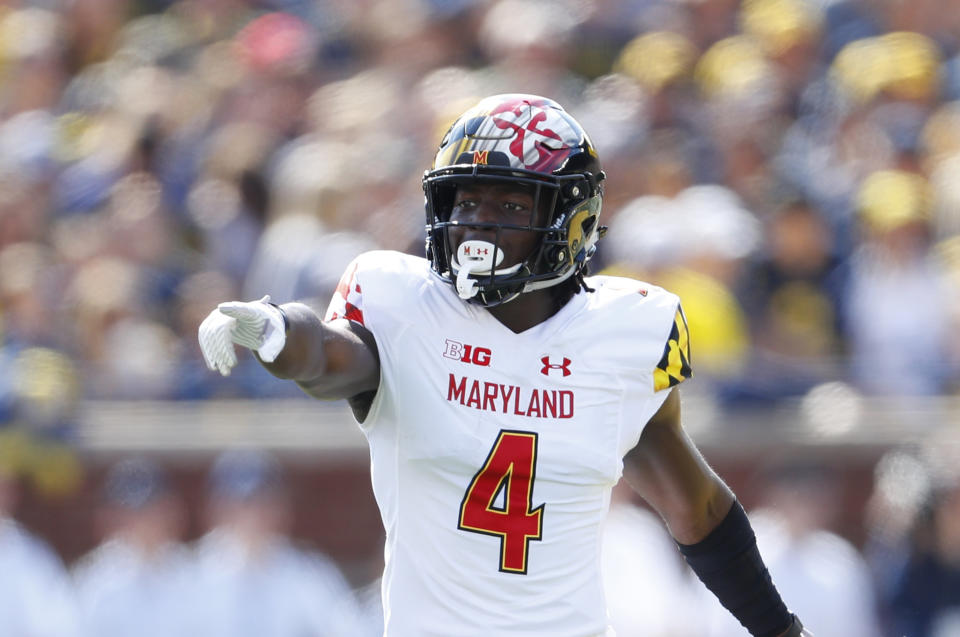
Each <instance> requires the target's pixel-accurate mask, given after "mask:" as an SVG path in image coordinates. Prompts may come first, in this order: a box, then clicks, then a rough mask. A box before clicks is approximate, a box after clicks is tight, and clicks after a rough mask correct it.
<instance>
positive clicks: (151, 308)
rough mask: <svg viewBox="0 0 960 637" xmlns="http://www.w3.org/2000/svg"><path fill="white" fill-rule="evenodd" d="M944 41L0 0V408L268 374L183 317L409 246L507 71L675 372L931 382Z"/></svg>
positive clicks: (404, 8)
mask: <svg viewBox="0 0 960 637" xmlns="http://www.w3.org/2000/svg"><path fill="white" fill-rule="evenodd" d="M958 44H960V12H957V11H956V10H954V8H953V7H952V3H951V2H950V1H949V0H915V1H911V2H902V1H896V0H832V1H831V0H744V1H742V2H739V1H737V0H689V1H680V0H632V1H627V0H559V1H556V2H541V1H538V0H499V1H493V2H479V1H472V0H389V1H387V0H350V1H346V0H326V1H318V2H303V1H300V0H179V1H177V2H170V1H168V0H148V1H146V2H142V3H133V2H123V1H121V0H108V1H105V0H73V1H72V2H68V3H66V2H65V3H59V2H56V1H55V0H45V1H43V2H34V3H19V4H18V3H10V4H7V5H4V6H3V7H0V87H2V90H0V96H2V101H0V318H2V332H0V334H2V337H0V344H2V348H0V358H2V360H4V362H5V364H4V366H3V367H4V368H6V369H10V370H12V373H7V374H3V375H2V376H0V419H3V420H8V419H10V418H15V417H17V413H16V411H17V410H18V408H19V407H18V403H19V402H22V400H21V399H23V395H24V394H30V393H31V391H32V392H33V393H34V394H36V393H37V392H40V391H43V390H46V391H48V392H50V393H53V394H56V393H58V392H59V393H62V394H63V395H72V394H76V395H79V396H82V397H88V398H105V399H144V398H156V399H173V400H178V399H206V398H215V397H233V396H244V397H250V396H253V397H261V396H277V395H296V393H297V392H296V390H295V389H291V388H290V387H289V386H288V385H289V384H284V383H278V382H271V381H270V379H269V377H268V376H267V375H266V374H264V373H263V372H262V371H261V370H260V369H259V367H258V366H257V365H256V364H255V363H254V362H253V361H252V359H251V358H249V357H248V358H247V359H246V361H245V362H246V364H245V365H243V366H241V368H240V369H239V370H238V371H237V372H236V373H235V374H233V375H232V376H231V377H230V378H226V379H223V378H220V377H218V376H217V375H216V374H209V373H207V371H206V370H205V368H204V366H203V363H202V359H201V356H200V354H199V351H198V348H197V346H196V343H195V341H196V338H195V334H196V327H197V325H198V323H199V322H200V320H201V319H202V317H203V316H204V315H205V314H206V313H207V312H209V310H210V308H212V307H213V306H214V305H215V304H216V303H217V302H219V301H222V300H224V299H236V298H239V299H253V298H259V297H261V296H262V295H264V294H268V293H269V294H270V295H272V298H273V300H274V301H275V302H286V301H289V300H292V299H303V300H307V301H309V302H313V303H315V304H316V305H318V306H321V307H322V306H325V305H326V302H327V300H328V298H329V295H330V294H331V291H332V289H333V287H334V285H335V282H336V281H337V280H338V278H339V276H340V274H341V273H342V269H343V267H344V266H345V264H346V263H347V262H348V261H349V260H350V259H351V258H352V257H353V256H354V255H356V254H357V253H358V252H360V251H362V250H366V249H371V248H385V249H396V250H402V251H408V252H411V253H415V254H420V253H422V249H423V245H422V244H423V235H424V232H423V217H422V198H423V197H422V192H421V189H420V186H419V178H420V175H421V174H422V171H423V170H424V169H426V168H428V167H429V166H430V163H431V159H432V153H433V150H434V149H435V148H436V145H437V143H438V141H439V139H440V137H441V136H442V133H443V131H444V129H445V127H446V126H447V125H448V124H449V122H450V121H451V120H452V118H453V117H454V116H455V115H456V114H458V113H459V112H461V111H462V110H463V108H464V107H465V106H466V105H469V104H471V103H473V102H474V101H475V100H476V99H477V98H478V97H479V96H483V95H486V94H490V93H495V92H511V91H513V92H517V91H522V92H530V93H538V94H543V95H548V96H551V97H553V98H555V99H557V100H558V101H559V102H561V103H562V104H564V105H565V106H566V108H567V109H568V110H569V111H570V112H572V113H573V114H574V115H575V116H576V117H577V118H578V119H579V120H580V121H581V122H582V123H583V125H584V126H585V128H586V129H587V130H588V131H589V132H590V133H591V135H592V137H593V141H594V143H595V145H596V147H597V148H598V150H599V152H600V154H601V158H602V161H603V164H604V167H605V170H606V173H607V175H608V180H607V195H606V199H605V206H604V219H605V222H606V223H607V224H608V225H609V226H610V232H609V235H608V237H607V239H606V240H605V241H604V242H603V243H602V244H601V248H600V252H599V255H598V257H597V263H596V267H594V271H601V270H602V271H607V272H620V273H629V274H632V275H634V276H640V277H644V278H646V279H648V280H650V281H651V282H654V283H659V284H663V285H664V286H667V287H669V288H670V289H673V290H675V291H677V292H678V293H679V294H680V296H681V297H682V300H683V303H684V306H685V308H686V311H687V315H688V320H689V322H690V330H691V333H692V334H693V336H692V338H693V341H694V343H695V344H696V357H697V370H698V375H699V380H698V387H699V390H700V391H703V392H709V393H710V394H712V395H715V396H716V397H717V398H718V399H719V400H721V401H722V403H723V404H734V405H736V404H743V403H751V402H755V401H774V400H777V399H780V398H783V397H791V396H798V395H803V394H804V393H805V392H806V391H808V390H809V389H810V388H812V387H814V386H816V385H818V384H822V383H824V382H828V381H843V382H845V383H848V384H849V385H850V386H852V387H853V388H855V389H856V390H857V391H859V392H863V393H866V394H868V395H907V396H915V395H921V396H925V395H936V394H942V393H951V392H954V391H955V389H956V387H957V381H958V378H960V365H958V362H960V358H958V357H960V339H957V338H956V337H955V336H954V334H955V332H956V328H957V326H958V316H960V309H958V307H957V302H956V300H955V299H957V298H960V295H958V294H956V286H957V279H958V277H957V274H958V273H960V237H958V232H960V207H958V206H960V186H958V184H960V179H958V177H960V57H958V52H960V48H958ZM38 357H46V360H44V361H41V363H40V364H38V363H37V359H38ZM31 364H33V367H32V368H31V367H30V366H31ZM27 368H30V371H32V372H33V374H34V375H35V376H38V379H37V380H36V381H35V382H34V385H39V386H40V387H39V388H38V387H33V388H26V387H24V385H25V384H26V383H23V382H18V381H17V378H22V377H24V376H25V374H26V372H25V371H24V370H25V369H27ZM70 370H72V374H71V371H70ZM76 379H82V382H80V381H78V380H76ZM28 401H29V397H28ZM48 415H49V414H48Z"/></svg>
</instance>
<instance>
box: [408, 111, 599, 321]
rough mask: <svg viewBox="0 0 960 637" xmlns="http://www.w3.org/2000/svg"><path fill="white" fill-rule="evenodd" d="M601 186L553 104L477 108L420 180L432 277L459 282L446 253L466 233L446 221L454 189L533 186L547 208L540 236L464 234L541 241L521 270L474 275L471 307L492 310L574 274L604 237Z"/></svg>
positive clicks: (574, 130) (577, 131)
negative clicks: (455, 232) (454, 232)
mask: <svg viewBox="0 0 960 637" xmlns="http://www.w3.org/2000/svg"><path fill="white" fill-rule="evenodd" d="M603 178H604V175H603V172H602V171H601V169H600V161H599V159H598V157H597V153H596V150H595V149H594V147H593V144H592V143H591V142H590V139H589V138H588V137H587V134H586V133H585V132H584V130H583V128H582V127H581V126H580V124H578V123H577V121H576V120H575V119H573V117H571V116H570V115H569V114H568V113H567V112H566V111H565V110H564V109H563V108H562V107H561V106H560V105H559V104H557V103H556V102H554V101H553V100H550V99H547V98H545V97H538V96H536V95H522V94H508V95H494V96H492V97H488V98H485V99H483V100H482V101H480V103H478V104H477V105H476V106H474V107H473V108H471V109H469V110H468V111H466V112H465V113H464V114H463V115H461V116H460V117H459V118H457V120H456V121H455V122H454V123H453V125H452V126H451V127H450V129H449V130H448V131H447V133H446V135H445V136H444V138H443V141H442V142H441V143H440V148H439V150H438V151H437V155H436V158H435V159H434V162H433V167H432V169H431V170H428V171H427V172H426V173H424V176H423V190H424V195H425V198H426V221H427V228H426V229H427V244H426V252H427V258H428V259H429V260H430V263H431V267H432V268H433V271H434V272H435V273H436V274H437V275H438V276H439V277H440V278H442V279H443V280H444V281H447V282H449V283H451V284H453V283H454V282H455V279H456V277H457V273H458V269H459V264H458V263H457V248H458V246H454V245H451V243H450V238H449V233H448V230H449V228H450V227H451V225H461V226H462V225H465V224H462V223H460V222H451V221H450V213H451V210H452V209H453V203H454V197H455V194H456V188H457V185H458V184H463V183H470V182H474V183H475V182H484V181H486V182H501V183H502V182H513V183H516V184H522V185H525V186H528V187H529V186H532V187H533V188H534V192H535V199H536V201H537V202H538V205H540V202H543V201H548V202H549V204H548V205H549V210H550V214H549V215H548V219H547V220H546V222H545V223H543V224H541V225H537V226H510V225H506V224H479V223H476V224H469V225H470V226H474V227H480V226H484V227H489V228H491V229H496V230H502V229H525V230H530V231H533V232H537V233H538V234H539V235H540V237H541V239H540V241H538V244H537V247H536V248H535V249H534V250H533V251H532V253H531V254H529V255H528V256H527V257H526V259H524V261H523V263H521V264H519V266H518V267H512V268H507V269H503V270H497V269H494V268H490V269H489V271H486V272H484V273H483V274H470V277H471V278H472V279H473V281H475V282H476V285H474V286H473V288H474V289H475V290H476V293H475V294H474V296H472V297H470V298H469V299H468V301H470V302H472V303H478V304H481V305H485V306H487V307H492V306H495V305H499V304H501V303H505V302H507V301H510V300H512V299H514V298H516V297H517V296H518V295H519V294H521V293H523V292H529V291H532V290H538V289H543V288H546V287H550V286H554V285H557V284H558V283H560V282H562V281H565V280H567V279H568V278H570V277H571V276H573V275H575V274H578V273H579V272H580V271H581V270H582V269H583V267H584V266H585V265H586V263H587V261H589V259H590V257H592V256H593V254H594V252H595V251H596V243H597V241H598V240H599V238H600V236H601V234H602V232H603V231H604V230H605V228H602V227H601V226H600V224H599V219H600V207H601V202H602V197H603V192H602V189H601V187H600V182H601V181H602V180H603ZM497 236H498V237H499V234H497ZM495 251H496V250H495Z"/></svg>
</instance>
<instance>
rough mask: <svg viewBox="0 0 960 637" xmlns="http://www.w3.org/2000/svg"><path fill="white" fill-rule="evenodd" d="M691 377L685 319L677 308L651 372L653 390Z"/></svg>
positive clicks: (688, 337)
mask: <svg viewBox="0 0 960 637" xmlns="http://www.w3.org/2000/svg"><path fill="white" fill-rule="evenodd" d="M691 375H693V370H691V369H690V335H689V333H688V331H687V319H686V317H684V315H683V310H682V309H680V307H679V306H677V313H676V315H675V316H674V317H673V327H672V328H671V329H670V337H669V338H668V339H667V344H666V345H665V346H664V348H663V356H661V357H660V362H659V363H657V368H656V369H655V370H653V390H654V391H660V390H661V389H666V388H668V387H673V386H674V385H679V384H680V383H682V382H683V381H685V380H687V379H688V378H690V376H691Z"/></svg>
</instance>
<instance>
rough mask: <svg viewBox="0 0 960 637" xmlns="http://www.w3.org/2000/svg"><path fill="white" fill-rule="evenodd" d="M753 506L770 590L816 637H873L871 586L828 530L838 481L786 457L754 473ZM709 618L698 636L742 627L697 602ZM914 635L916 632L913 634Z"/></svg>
mask: <svg viewBox="0 0 960 637" xmlns="http://www.w3.org/2000/svg"><path fill="white" fill-rule="evenodd" d="M758 481H759V482H760V483H761V484H762V485H763V487H762V489H761V496H760V501H759V504H758V506H757V507H756V508H754V509H752V510H751V512H750V521H751V523H752V524H753V526H754V529H755V532H756V534H757V545H758V546H760V548H761V550H763V551H764V555H765V556H769V557H766V558H765V559H766V560H767V562H768V568H769V570H770V575H771V577H773V580H774V581H775V582H776V583H777V589H778V590H779V591H780V593H781V594H782V595H783V596H784V597H785V598H786V599H790V600H791V604H793V605H794V606H796V608H797V609H798V612H803V613H804V621H809V623H808V624H807V625H808V626H809V627H810V631H811V632H813V633H814V634H815V635H817V637H821V636H823V637H877V636H878V635H880V628H879V625H878V621H877V608H876V604H875V598H874V590H873V582H872V581H871V578H870V571H869V569H868V568H867V564H866V562H865V561H864V559H863V557H862V556H861V555H860V552H859V551H858V550H857V548H856V547H855V546H854V545H853V544H851V543H850V542H849V541H847V540H846V539H844V538H842V537H841V536H839V535H837V534H836V533H835V532H833V531H832V530H831V528H832V527H833V525H834V523H835V520H836V515H837V513H838V512H839V508H838V507H839V502H840V501H839V496H840V494H839V493H838V485H839V484H841V483H840V481H839V476H837V475H835V474H834V473H833V472H832V471H831V470H829V469H827V468H825V467H824V466H822V465H821V464H819V463H818V462H816V461H809V462H805V461H800V460H788V461H786V462H783V463H781V464H779V465H777V466H775V467H772V468H771V469H769V470H767V471H766V472H765V474H764V475H762V476H760V478H759V479H758ZM704 604H705V606H704V608H705V610H706V615H707V616H708V617H709V621H708V622H707V624H708V628H706V629H705V630H704V631H703V632H702V633H699V634H701V635H705V636H709V637H734V636H738V637H739V636H740V635H742V634H743V628H742V627H741V626H739V625H738V624H737V623H736V622H730V621H728V617H725V616H724V613H723V612H722V611H723V609H722V608H721V607H720V606H719V605H717V604H716V602H714V601H712V600H710V599H708V598H706V597H704ZM917 637H919V635H918V636H917Z"/></svg>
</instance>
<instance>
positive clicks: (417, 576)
mask: <svg viewBox="0 0 960 637" xmlns="http://www.w3.org/2000/svg"><path fill="white" fill-rule="evenodd" d="M588 283H589V285H590V286H591V287H593V288H594V289H595V290H596V291H595V292H592V293H583V292H581V293H579V294H577V295H575V296H574V297H573V298H572V300H571V301H570V302H569V303H568V304H567V305H566V306H565V307H563V308H562V309H561V310H560V311H559V312H558V313H557V314H555V315H554V316H552V317H551V318H549V319H548V320H547V321H545V322H543V323H541V324H539V325H536V326H534V327H532V328H530V329H528V330H526V331H524V332H522V333H520V334H516V333H514V332H512V331H511V330H509V329H508V328H506V327H505V326H504V325H503V324H501V323H500V322H499V321H497V320H496V319H495V318H494V317H493V316H492V315H491V314H490V313H489V312H488V311H487V310H486V309H484V308H482V307H479V306H476V305H472V304H468V303H466V302H464V301H462V300H461V299H460V298H459V297H458V296H457V294H456V293H455V292H454V291H453V289H452V288H451V286H450V285H449V284H447V283H444V282H443V281H441V280H440V279H439V278H438V277H436V276H434V275H433V274H432V273H431V271H430V266H429V264H428V262H427V261H426V260H424V259H421V258H416V257H412V256H408V255H404V254H400V253H395V252H370V253H366V254H363V255H361V256H360V257H358V258H357V259H356V260H355V261H354V262H353V263H352V264H351V265H350V267H349V268H348V270H347V272H346V273H345V274H344V277H343V280H342V281H341V284H340V286H339V288H338V290H337V293H336V294H335V295H334V299H333V301H332V302H331V305H330V308H329V309H328V311H327V316H326V318H327V320H332V319H335V318H347V319H350V320H354V321H357V322H359V323H362V324H363V325H364V326H366V328H367V329H368V330H370V332H372V333H373V335H374V337H375V338H376V342H377V346H378V348H379V355H380V364H381V372H380V374H381V375H380V386H379V389H378V391H377V394H376V397H375V399H374V401H373V405H372V407H371V409H370V413H369V415H368V416H367V418H366V420H365V421H364V422H363V423H362V424H361V425H360V426H361V428H362V430H363V432H364V434H365V435H366V437H367V440H368V442H369V445H370V457H371V462H372V476H373V489H374V493H375V496H376V500H377V503H378V505H379V507H380V513H381V516H382V518H383V524H384V526H385V528H386V548H385V557H386V566H385V570H384V577H383V600H384V619H385V626H386V632H385V634H386V635H388V636H390V637H425V636H433V635H436V636H443V637H451V636H473V635H476V636H483V637H494V636H499V635H516V636H521V635H522V636H523V637H534V636H538V635H542V636H544V637H547V636H549V637H562V636H571V637H572V636H579V637H587V636H597V635H604V634H609V633H607V617H606V611H605V604H604V596H603V583H602V579H601V576H600V537H601V526H602V523H603V519H604V516H605V514H606V512H607V508H608V504H609V497H610V490H611V488H612V487H613V485H614V484H615V483H616V482H617V480H618V479H619V478H620V475H621V470H622V466H623V464H622V460H623V456H624V454H626V452H627V451H629V450H630V449H631V448H632V447H633V446H634V445H635V444H636V443H637V440H638V439H639V437H640V432H641V431H642V430H643V427H644V425H645V424H646V422H647V421H648V420H649V419H650V417H651V416H652V415H653V414H654V413H655V412H656V411H657V409H659V407H660V406H661V405H662V403H663V401H664V400H665V398H666V396H667V394H668V393H669V392H667V391H660V390H662V389H666V388H668V387H670V386H672V385H675V384H677V383H679V382H682V381H683V380H684V379H685V378H687V377H688V376H689V375H690V368H689V348H688V342H687V331H686V324H685V321H684V318H683V314H682V312H681V310H680V306H679V301H678V299H677V297H676V296H675V295H673V294H670V293H668V292H666V291H664V290H662V289H660V288H657V287H655V286H652V285H648V284H646V283H641V282H639V281H634V280H631V279H625V278H619V277H607V276H597V277H591V278H589V279H588Z"/></svg>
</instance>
